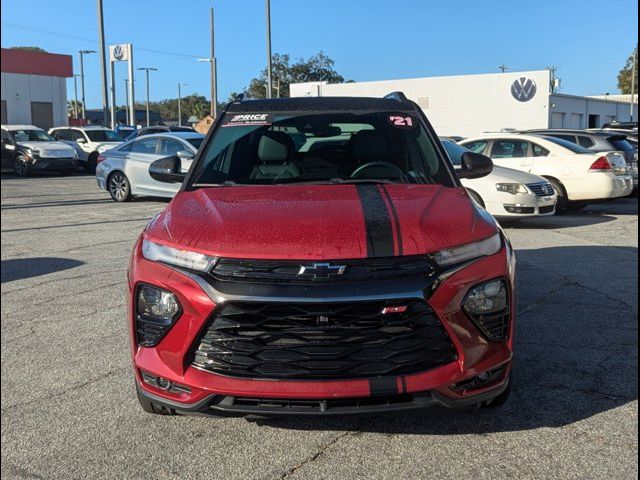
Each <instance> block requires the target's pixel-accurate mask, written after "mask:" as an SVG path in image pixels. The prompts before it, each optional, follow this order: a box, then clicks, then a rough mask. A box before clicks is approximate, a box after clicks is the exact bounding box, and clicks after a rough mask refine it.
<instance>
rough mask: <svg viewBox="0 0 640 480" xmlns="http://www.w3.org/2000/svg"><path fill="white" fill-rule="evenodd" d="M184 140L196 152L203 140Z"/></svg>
mask: <svg viewBox="0 0 640 480" xmlns="http://www.w3.org/2000/svg"><path fill="white" fill-rule="evenodd" d="M185 140H186V141H187V142H189V143H190V144H191V145H193V146H194V147H195V149H196V150H198V149H199V148H200V145H202V140H204V138H186V139H185Z"/></svg>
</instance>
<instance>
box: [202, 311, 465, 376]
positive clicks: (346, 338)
mask: <svg viewBox="0 0 640 480" xmlns="http://www.w3.org/2000/svg"><path fill="white" fill-rule="evenodd" d="M394 306H400V307H406V309H403V308H399V309H392V312H393V313H385V314H383V313H382V311H383V309H385V308H387V307H394ZM387 311H389V309H387ZM456 358H457V355H456V350H455V347H454V346H453V344H452V343H451V340H450V338H449V336H448V335H447V332H446V330H445V329H444V327H443V326H442V323H441V322H440V320H439V319H438V317H437V316H436V315H435V314H434V313H433V311H432V310H431V309H430V308H429V306H428V305H427V304H426V303H425V302H423V301H422V300H416V299H409V300H394V301H392V302H390V301H373V302H371V301H369V302H355V303H354V302H351V303H312V304H309V303H295V304H289V303H286V304H285V303H256V302H230V303H225V304H224V305H222V306H221V307H219V308H217V309H216V311H215V312H214V314H213V316H212V317H211V318H210V320H209V322H208V325H207V326H206V328H205V329H204V331H203V332H202V334H201V336H200V337H199V339H198V340H197V342H196V344H195V350H194V353H193V362H192V364H193V365H194V366H196V367H198V368H201V369H205V370H208V371H211V372H215V373H219V374H223V375H227V376H233V377H249V378H271V379H296V378H303V379H341V378H365V377H377V376H385V375H406V374H410V373H416V372H420V371H424V370H428V369H431V368H434V367H437V366H440V365H444V364H446V363H449V362H452V361H455V360H456Z"/></svg>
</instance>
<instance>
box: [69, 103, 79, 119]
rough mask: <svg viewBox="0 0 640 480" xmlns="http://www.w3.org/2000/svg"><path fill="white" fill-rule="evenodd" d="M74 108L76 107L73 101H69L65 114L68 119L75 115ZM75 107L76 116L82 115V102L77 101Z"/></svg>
mask: <svg viewBox="0 0 640 480" xmlns="http://www.w3.org/2000/svg"><path fill="white" fill-rule="evenodd" d="M75 106H76V101H75V100H69V101H68V102H67V113H68V114H69V116H70V117H73V116H74V114H75V113H76V110H75ZM77 107H78V116H80V115H81V114H82V102H81V101H80V100H78V105H77Z"/></svg>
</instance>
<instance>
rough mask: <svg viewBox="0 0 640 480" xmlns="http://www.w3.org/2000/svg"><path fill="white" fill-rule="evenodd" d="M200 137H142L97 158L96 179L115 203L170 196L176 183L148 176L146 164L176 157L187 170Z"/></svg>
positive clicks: (172, 134)
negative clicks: (159, 180) (145, 197)
mask: <svg viewBox="0 0 640 480" xmlns="http://www.w3.org/2000/svg"><path fill="white" fill-rule="evenodd" d="M203 139H204V135H202V134H200V133H197V132H167V133H158V134H154V135H145V136H143V137H139V138H136V139H134V140H131V141H129V142H126V143H123V144H122V145H120V146H118V147H116V148H113V149H111V150H107V151H106V152H103V153H102V154H101V155H100V156H99V157H98V165H97V166H96V180H97V181H98V186H99V187H100V188H101V189H102V190H106V191H108V192H109V194H110V195H111V198H112V199H113V200H115V201H116V202H127V201H129V200H131V199H132V198H133V197H136V196H152V197H168V198H171V197H173V196H174V195H175V194H176V192H177V191H178V189H179V188H180V184H171V183H161V182H157V181H156V180H154V179H152V178H151V176H149V165H151V163H152V162H154V161H155V160H158V159H160V158H164V157H171V156H177V157H179V158H180V159H181V161H182V170H183V171H185V172H186V171H188V170H189V168H190V167H191V162H192V161H193V157H194V156H195V154H196V152H197V151H198V148H200V144H201V143H202V140H203Z"/></svg>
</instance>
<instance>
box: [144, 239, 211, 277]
mask: <svg viewBox="0 0 640 480" xmlns="http://www.w3.org/2000/svg"><path fill="white" fill-rule="evenodd" d="M142 256H143V257H144V258H146V259H147V260H151V261H152V262H162V263H168V264H169V265H175V266H176V267H183V268H188V269H190V270H199V271H201V272H208V271H209V270H211V268H212V267H213V266H214V265H215V264H216V261H217V260H218V259H217V258H216V257H211V256H209V255H205V254H203V253H196V252H191V251H189V250H180V249H177V248H172V247H167V246H166V245H160V244H158V243H154V242H151V241H149V240H146V239H145V240H143V241H142Z"/></svg>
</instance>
